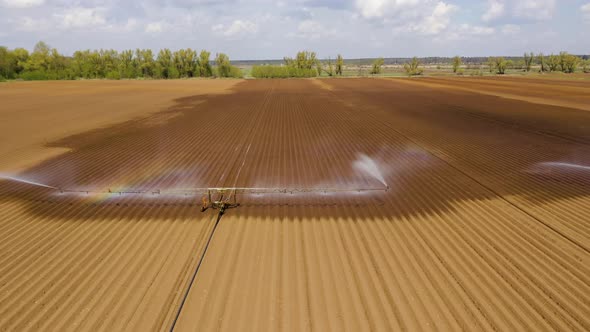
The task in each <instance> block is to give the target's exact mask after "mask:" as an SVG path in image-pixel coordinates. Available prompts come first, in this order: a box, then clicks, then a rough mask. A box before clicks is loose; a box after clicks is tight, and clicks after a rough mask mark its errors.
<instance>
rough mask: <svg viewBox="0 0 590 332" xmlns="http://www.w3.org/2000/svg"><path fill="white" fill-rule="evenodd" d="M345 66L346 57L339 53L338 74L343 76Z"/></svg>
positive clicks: (337, 61) (337, 60)
mask: <svg viewBox="0 0 590 332" xmlns="http://www.w3.org/2000/svg"><path fill="white" fill-rule="evenodd" d="M343 68H344V58H343V57H342V55H340V54H338V57H337V58H336V75H339V76H342V70H343Z"/></svg>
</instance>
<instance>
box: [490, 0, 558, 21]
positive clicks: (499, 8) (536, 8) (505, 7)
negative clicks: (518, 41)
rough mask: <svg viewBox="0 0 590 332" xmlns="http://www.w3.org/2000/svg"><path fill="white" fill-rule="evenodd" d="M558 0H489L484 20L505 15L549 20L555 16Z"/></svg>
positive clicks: (492, 19) (495, 18) (496, 18)
mask: <svg viewBox="0 0 590 332" xmlns="http://www.w3.org/2000/svg"><path fill="white" fill-rule="evenodd" d="M556 3H557V2H556V0H513V1H508V0H488V10H487V11H486V12H485V13H484V14H483V16H482V20H483V21H484V22H491V21H495V20H498V19H501V18H503V17H506V16H509V17H511V18H520V19H527V20H537V21H540V20H548V19H551V18H552V17H553V14H554V12H555V7H556Z"/></svg>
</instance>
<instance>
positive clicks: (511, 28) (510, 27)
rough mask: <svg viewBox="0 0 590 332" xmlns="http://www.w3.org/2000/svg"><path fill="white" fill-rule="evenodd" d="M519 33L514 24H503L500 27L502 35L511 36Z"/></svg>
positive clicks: (518, 27)
mask: <svg viewBox="0 0 590 332" xmlns="http://www.w3.org/2000/svg"><path fill="white" fill-rule="evenodd" d="M519 32H520V26H519V25H516V24H504V25H503V26H502V33H504V34H507V35H513V34H516V33H519Z"/></svg>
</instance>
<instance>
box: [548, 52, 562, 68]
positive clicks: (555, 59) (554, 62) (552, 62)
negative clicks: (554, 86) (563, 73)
mask: <svg viewBox="0 0 590 332" xmlns="http://www.w3.org/2000/svg"><path fill="white" fill-rule="evenodd" d="M547 66H549V71H550V72H553V71H558V70H559V66H560V58H559V56H557V55H554V54H551V55H549V59H548V60H547Z"/></svg>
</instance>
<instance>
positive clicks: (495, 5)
mask: <svg viewBox="0 0 590 332" xmlns="http://www.w3.org/2000/svg"><path fill="white" fill-rule="evenodd" d="M504 8H505V5H504V3H503V2H501V1H498V0H488V11H486V12H485V14H483V16H482V17H481V19H482V20H483V21H484V22H490V21H493V20H495V19H497V18H499V17H502V15H504Z"/></svg>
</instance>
